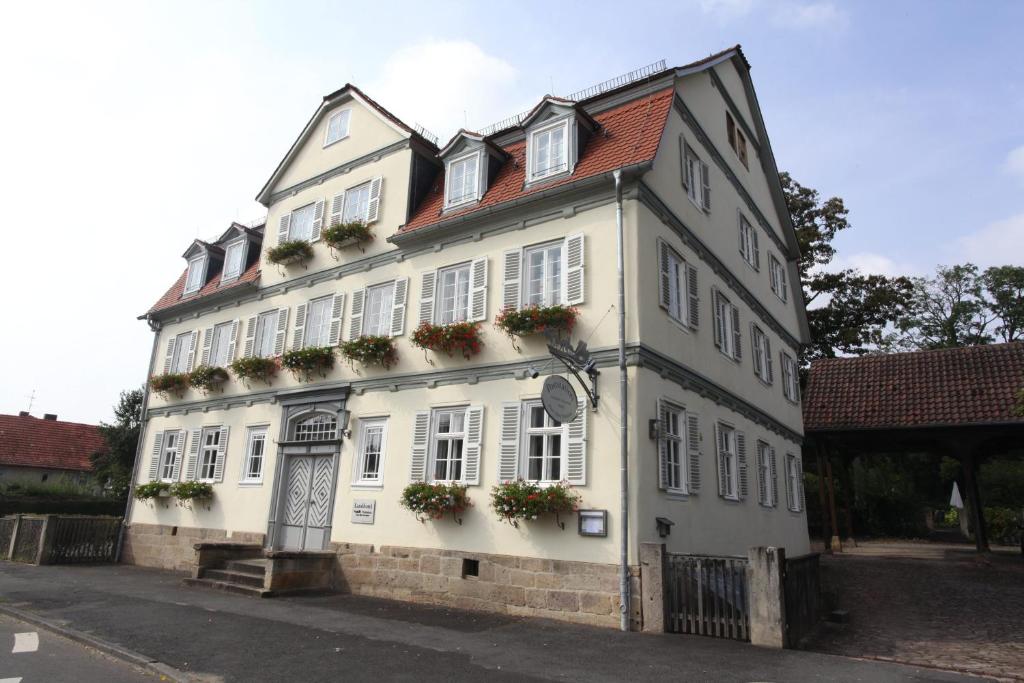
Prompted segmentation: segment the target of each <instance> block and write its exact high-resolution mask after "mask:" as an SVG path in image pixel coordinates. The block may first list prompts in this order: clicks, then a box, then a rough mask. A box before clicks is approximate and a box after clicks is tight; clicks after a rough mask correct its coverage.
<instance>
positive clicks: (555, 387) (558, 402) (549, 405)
mask: <svg viewBox="0 0 1024 683" xmlns="http://www.w3.org/2000/svg"><path fill="white" fill-rule="evenodd" d="M540 402H541V404H543V406H544V412H546V413H547V414H548V415H550V416H551V418H552V419H553V420H558V421H559V422H572V421H573V420H575V419H576V413H578V412H579V403H578V402H577V399H576V390H575V389H573V388H572V384H571V383H570V382H569V380H567V379H566V378H564V377H562V376H560V375H549V376H548V378H547V379H545V380H544V388H543V389H542V390H541V392H540Z"/></svg>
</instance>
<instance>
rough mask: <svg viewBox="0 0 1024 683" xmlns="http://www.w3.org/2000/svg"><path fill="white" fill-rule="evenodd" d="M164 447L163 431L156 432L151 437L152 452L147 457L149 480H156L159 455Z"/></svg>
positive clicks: (158, 472)
mask: <svg viewBox="0 0 1024 683" xmlns="http://www.w3.org/2000/svg"><path fill="white" fill-rule="evenodd" d="M163 447H164V433H163V432H157V433H156V435H155V436H154V437H153V453H152V455H151V456H150V459H149V480H150V481H156V478H157V477H158V476H159V474H160V455H161V453H162V452H163Z"/></svg>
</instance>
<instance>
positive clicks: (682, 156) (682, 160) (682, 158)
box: [679, 133, 690, 190]
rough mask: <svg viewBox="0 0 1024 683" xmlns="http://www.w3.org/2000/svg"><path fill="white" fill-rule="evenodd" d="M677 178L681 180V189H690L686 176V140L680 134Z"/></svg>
mask: <svg viewBox="0 0 1024 683" xmlns="http://www.w3.org/2000/svg"><path fill="white" fill-rule="evenodd" d="M679 171H680V173H679V176H680V178H681V179H682V183H683V188H684V189H686V190H689V189H690V184H689V182H688V181H689V178H688V175H687V168H686V140H685V139H684V138H683V135H682V133H680V134H679Z"/></svg>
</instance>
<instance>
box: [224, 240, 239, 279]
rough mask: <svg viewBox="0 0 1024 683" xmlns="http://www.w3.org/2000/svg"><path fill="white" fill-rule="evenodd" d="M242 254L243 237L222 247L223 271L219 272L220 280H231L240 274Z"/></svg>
mask: <svg viewBox="0 0 1024 683" xmlns="http://www.w3.org/2000/svg"><path fill="white" fill-rule="evenodd" d="M244 256H245V240H244V239H242V240H236V241H234V242H232V243H230V244H229V245H228V246H227V247H225V248H224V271H223V272H222V273H221V278H220V279H221V281H224V280H233V279H235V278H236V277H238V276H239V275H241V274H242V266H243V258H244Z"/></svg>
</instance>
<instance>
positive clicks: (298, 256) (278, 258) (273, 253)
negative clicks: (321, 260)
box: [267, 240, 313, 266]
mask: <svg viewBox="0 0 1024 683" xmlns="http://www.w3.org/2000/svg"><path fill="white" fill-rule="evenodd" d="M311 258H313V247H312V246H311V245H310V244H309V242H307V241H305V240H289V241H287V242H281V243H280V244H278V245H277V246H276V247H271V248H270V249H268V250H267V261H268V262H269V263H273V264H275V265H278V266H289V265H292V264H293V263H299V262H302V261H308V260H309V259H311Z"/></svg>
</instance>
